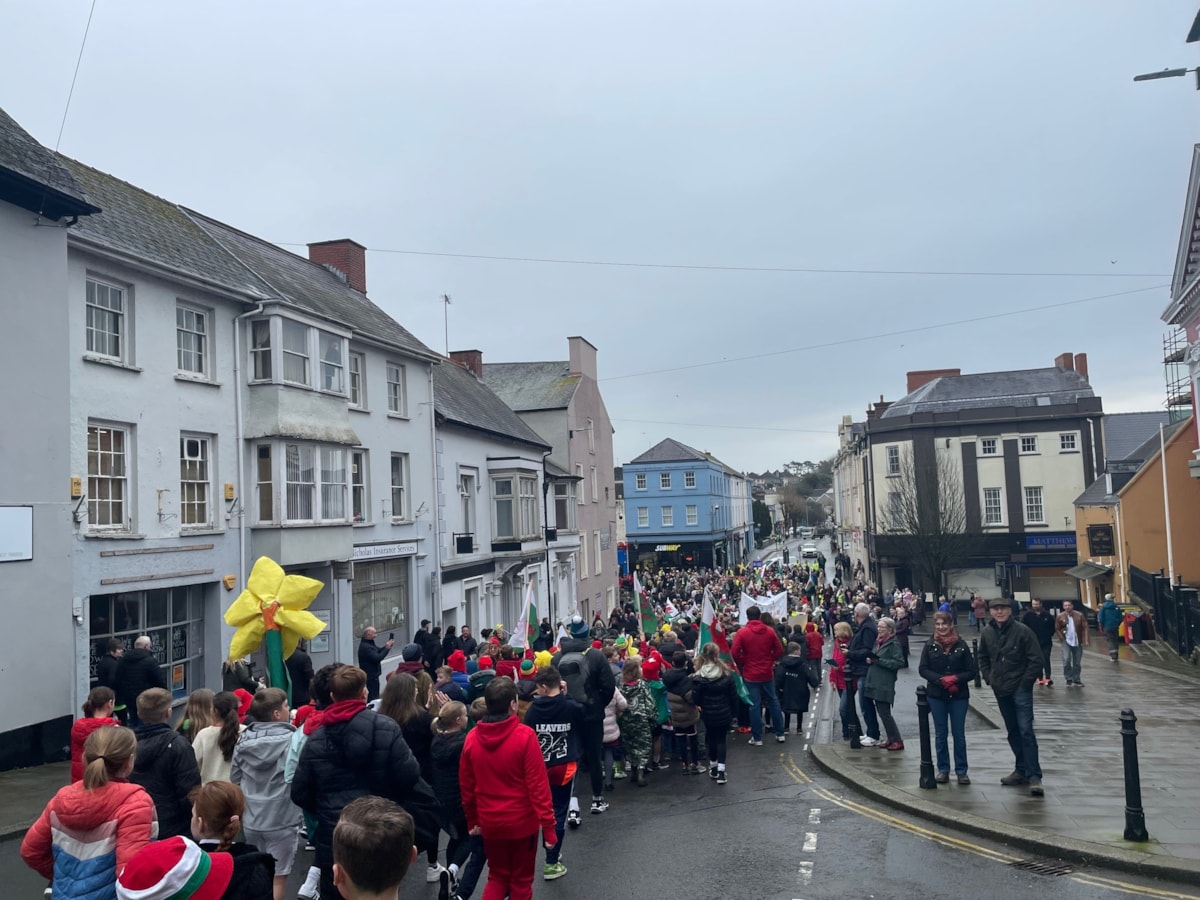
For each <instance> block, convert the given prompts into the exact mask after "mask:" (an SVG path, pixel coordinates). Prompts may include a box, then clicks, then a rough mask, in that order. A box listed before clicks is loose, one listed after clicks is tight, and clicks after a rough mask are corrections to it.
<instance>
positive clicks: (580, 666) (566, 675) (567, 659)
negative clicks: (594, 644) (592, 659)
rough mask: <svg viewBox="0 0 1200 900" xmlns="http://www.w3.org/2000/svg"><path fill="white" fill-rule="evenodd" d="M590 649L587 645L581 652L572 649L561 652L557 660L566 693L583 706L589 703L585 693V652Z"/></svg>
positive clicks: (586, 671) (586, 663)
mask: <svg viewBox="0 0 1200 900" xmlns="http://www.w3.org/2000/svg"><path fill="white" fill-rule="evenodd" d="M591 649H592V648H591V647H588V648H587V650H584V651H583V652H582V653H580V652H579V651H578V650H572V651H570V652H568V653H564V654H562V656H560V657H559V660H558V674H559V675H561V676H562V679H563V681H565V682H566V683H567V693H568V694H570V695H571V697H572V698H574V699H575V700H577V701H578V702H579V703H582V704H583V705H584V706H590V705H591V702H590V700H589V698H588V693H587V677H588V662H587V653H588V650H591Z"/></svg>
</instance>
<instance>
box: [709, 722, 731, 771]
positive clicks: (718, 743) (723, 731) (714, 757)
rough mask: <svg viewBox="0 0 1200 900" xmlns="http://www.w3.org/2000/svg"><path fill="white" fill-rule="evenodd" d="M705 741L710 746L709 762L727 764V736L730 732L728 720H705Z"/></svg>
mask: <svg viewBox="0 0 1200 900" xmlns="http://www.w3.org/2000/svg"><path fill="white" fill-rule="evenodd" d="M704 725H705V728H704V742H705V744H706V745H707V746H708V764H709V765H710V766H715V765H717V763H720V764H721V765H725V738H726V737H727V735H728V734H729V723H728V722H705V723H704Z"/></svg>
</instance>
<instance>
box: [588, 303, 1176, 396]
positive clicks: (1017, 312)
mask: <svg viewBox="0 0 1200 900" xmlns="http://www.w3.org/2000/svg"><path fill="white" fill-rule="evenodd" d="M1166 287H1170V285H1169V284H1155V285H1151V286H1149V287H1143V288H1134V289H1133V290H1129V291H1116V292H1115V293H1112V294H1098V295H1096V296H1095V297H1081V298H1079V299H1078V300H1064V301H1063V302H1061V303H1047V304H1045V305H1043V306H1029V307H1026V308H1025V309H1013V310H1009V311H1008V312H998V313H990V314H989V315H986V316H972V317H971V318H969V319H955V320H953V321H951V322H937V323H934V324H931V325H916V326H914V327H912V328H898V329H896V330H895V331H881V332H878V333H876V334H865V335H860V336H858V337H851V338H843V339H841V340H836V341H822V342H821V343H819V344H808V345H806V346H804V347H792V348H791V349H789V350H771V351H767V352H763V353H753V354H749V355H747V356H734V357H730V358H728V359H715V360H708V361H706V362H698V363H690V364H688V365H686V366H671V367H670V368H665V369H648V370H647V371H645V372H629V373H626V374H625V375H610V376H608V377H607V378H601V379H600V380H601V381H620V380H621V379H624V378H642V377H644V376H646V375H662V374H665V373H667V372H685V371H688V370H690V369H706V368H709V367H711V366H724V365H728V364H729V363H736V362H747V361H750V360H759V359H767V358H768V357H772V356H786V355H788V354H790V353H803V352H805V351H808V350H828V349H829V348H831V347H842V346H845V345H846V344H858V343H862V342H864V341H874V340H879V339H880V338H891V337H900V336H901V335H905V334H918V333H920V332H922V331H933V330H935V329H939V328H950V327H952V326H955V325H970V324H972V323H975V322H988V321H991V320H992V319H1004V318H1008V317H1011V316H1022V315H1026V314H1027V313H1034V312H1043V311H1044V310H1048V309H1061V308H1062V307H1065V306H1076V305H1078V304H1080V303H1093V302H1095V301H1097V300H1108V299H1110V298H1112V297H1127V296H1129V295H1130V294H1143V293H1146V292H1147V291H1159V290H1162V289H1163V288H1166Z"/></svg>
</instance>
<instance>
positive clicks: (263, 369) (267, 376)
mask: <svg viewBox="0 0 1200 900" xmlns="http://www.w3.org/2000/svg"><path fill="white" fill-rule="evenodd" d="M273 331H274V328H273V326H272V324H271V320H270V319H254V320H252V321H251V322H250V336H249V339H248V340H247V341H246V350H247V352H248V353H249V355H250V365H249V372H250V381H252V382H259V383H266V382H269V381H274V372H275V361H274V359H273V358H272V356H271V349H272V347H273V346H274V344H275V343H276V341H275V336H274V335H273V334H272V332H273ZM264 337H265V338H266V341H267V342H266V343H265V344H263V343H255V341H256V340H259V339H261V338H264Z"/></svg>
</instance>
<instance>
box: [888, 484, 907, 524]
mask: <svg viewBox="0 0 1200 900" xmlns="http://www.w3.org/2000/svg"><path fill="white" fill-rule="evenodd" d="M903 513H904V499H903V495H901V493H900V492H899V491H888V494H887V523H888V524H887V527H888V530H889V531H899V530H900V529H901V528H902V527H903V526H904V522H903Z"/></svg>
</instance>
